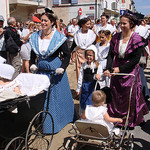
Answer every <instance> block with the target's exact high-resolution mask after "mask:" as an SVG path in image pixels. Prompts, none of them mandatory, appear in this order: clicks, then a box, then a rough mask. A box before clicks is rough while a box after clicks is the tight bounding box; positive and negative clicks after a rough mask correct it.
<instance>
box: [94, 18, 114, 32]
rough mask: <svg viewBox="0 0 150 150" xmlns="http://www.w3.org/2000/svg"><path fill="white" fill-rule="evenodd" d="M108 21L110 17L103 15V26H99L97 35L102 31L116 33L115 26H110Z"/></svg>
mask: <svg viewBox="0 0 150 150" xmlns="http://www.w3.org/2000/svg"><path fill="white" fill-rule="evenodd" d="M108 19H109V16H108V15H101V24H99V25H98V26H97V28H96V34H97V35H98V32H99V31H100V30H109V31H110V32H111V34H112V33H113V32H114V31H115V30H114V28H113V26H112V25H111V24H108Z"/></svg>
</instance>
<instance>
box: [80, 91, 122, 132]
mask: <svg viewBox="0 0 150 150" xmlns="http://www.w3.org/2000/svg"><path fill="white" fill-rule="evenodd" d="M105 102H106V95H105V93H104V92H103V91H101V90H98V91H94V92H93V94H92V103H93V105H87V106H86V109H85V111H84V112H83V113H82V114H81V118H82V119H86V120H87V121H91V122H95V123H99V124H101V125H103V126H106V127H107V129H108V131H109V133H110V132H111V131H112V129H113V127H114V125H113V123H115V122H120V123H121V122H122V119H121V118H112V117H110V116H109V114H108V113H107V108H106V107H105V106H104V104H105ZM115 131H116V130H114V132H115ZM115 133H116V132H115Z"/></svg>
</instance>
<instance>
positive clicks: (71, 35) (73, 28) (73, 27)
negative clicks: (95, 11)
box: [68, 18, 79, 48]
mask: <svg viewBox="0 0 150 150" xmlns="http://www.w3.org/2000/svg"><path fill="white" fill-rule="evenodd" d="M78 30H79V26H78V25H77V19H76V18H73V19H72V25H70V26H69V28H68V36H69V48H71V46H72V43H73V39H74V34H75V33H76V32H77V31H78Z"/></svg>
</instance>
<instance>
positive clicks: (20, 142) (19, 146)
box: [5, 137, 25, 150]
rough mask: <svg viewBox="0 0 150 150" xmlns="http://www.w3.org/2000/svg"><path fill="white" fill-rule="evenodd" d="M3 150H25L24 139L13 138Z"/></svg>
mask: <svg viewBox="0 0 150 150" xmlns="http://www.w3.org/2000/svg"><path fill="white" fill-rule="evenodd" d="M5 150H25V139H24V138H23V137H15V138H13V139H12V140H11V141H10V142H9V143H8V144H7V145H6V147H5Z"/></svg>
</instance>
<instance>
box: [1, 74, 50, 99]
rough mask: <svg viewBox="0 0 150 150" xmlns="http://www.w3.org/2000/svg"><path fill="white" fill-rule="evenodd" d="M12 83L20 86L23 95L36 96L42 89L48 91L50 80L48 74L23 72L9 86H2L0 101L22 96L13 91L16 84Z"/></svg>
mask: <svg viewBox="0 0 150 150" xmlns="http://www.w3.org/2000/svg"><path fill="white" fill-rule="evenodd" d="M12 85H14V86H18V87H19V89H20V91H21V93H22V95H21V96H24V95H27V96H35V95H37V94H39V93H40V92H41V91H44V90H45V91H46V90H47V89H48V87H49V85H50V81H49V78H48V77H47V76H46V75H40V74H29V73H21V74H19V75H18V76H17V77H16V78H15V79H14V80H13V81H12V82H11V83H10V84H9V85H8V86H7V85H6V86H4V87H3V88H2V87H1V90H0V102H2V101H5V100H7V99H14V98H18V97H19V96H20V95H19V94H17V93H15V92H14V91H13V89H14V86H12Z"/></svg>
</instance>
